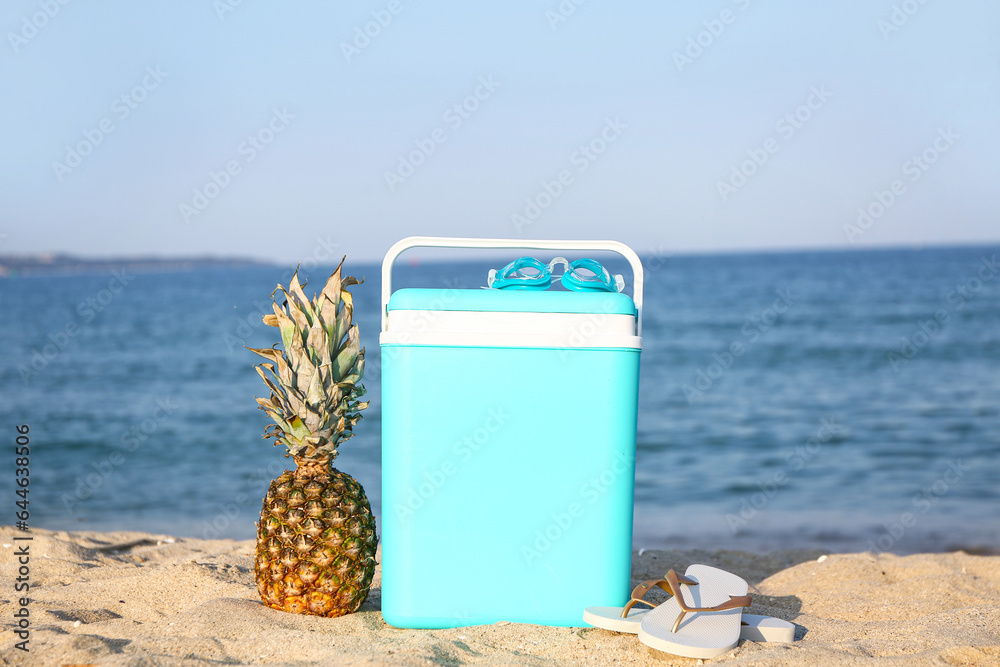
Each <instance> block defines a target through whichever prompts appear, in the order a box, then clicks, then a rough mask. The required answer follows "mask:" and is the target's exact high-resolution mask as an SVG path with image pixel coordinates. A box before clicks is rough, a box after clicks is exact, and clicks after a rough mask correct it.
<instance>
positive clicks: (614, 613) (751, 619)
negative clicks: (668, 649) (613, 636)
mask: <svg viewBox="0 0 1000 667" xmlns="http://www.w3.org/2000/svg"><path fill="white" fill-rule="evenodd" d="M677 580H678V583H681V584H682V585H683V584H684V582H685V581H688V582H690V583H692V584H693V583H695V580H694V579H690V580H688V579H686V578H685V577H681V576H678V577H677ZM654 587H655V588H662V589H663V590H665V591H667V592H668V593H670V594H671V595H673V591H672V588H671V585H670V582H669V581H667V580H666V579H650V580H649V581H644V582H642V583H641V584H639V585H638V586H636V587H635V588H634V589H633V590H632V597H631V599H630V600H629V602H628V604H627V605H625V606H624V607H587V608H586V609H585V610H584V611H583V622H584V623H588V624H590V625H593V626H594V627H597V628H603V629H605V630H611V631H613V632H628V633H631V634H633V635H634V634H638V632H639V624H640V623H641V622H642V619H643V617H644V616H645V615H646V614H648V613H649V612H650V611H651V610H652V609H655V608H656V605H654V604H652V603H651V602H647V601H646V600H645V599H644V598H645V596H646V594H647V593H648V592H649V591H651V590H653V588H654ZM636 604H643V605H646V606H647V607H650V609H636V608H634V607H635V605H636ZM740 639H747V640H749V641H754V642H778V643H788V642H792V641H794V640H795V626H794V625H792V624H791V623H789V622H788V621H783V620H781V619H780V618H773V617H771V616H760V615H757V614H743V617H742V618H741V620H740Z"/></svg>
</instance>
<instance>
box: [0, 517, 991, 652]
mask: <svg viewBox="0 0 1000 667" xmlns="http://www.w3.org/2000/svg"><path fill="white" fill-rule="evenodd" d="M31 534H32V535H33V537H34V539H33V541H32V542H31V543H30V545H31V547H30V552H31V562H30V568H31V572H30V577H31V584H32V589H31V597H32V601H31V603H30V605H29V607H28V609H29V612H30V619H31V629H30V633H31V634H30V643H29V644H28V646H29V648H30V651H29V652H27V653H25V652H24V651H21V650H18V649H17V648H16V647H15V644H16V643H17V642H19V641H20V639H19V638H18V637H17V635H16V634H15V633H14V632H12V630H13V629H14V625H15V619H14V617H13V614H14V613H15V612H16V611H17V609H18V599H17V597H18V594H17V593H15V592H14V581H15V578H16V577H17V576H18V575H17V571H18V567H19V565H18V563H17V560H16V556H15V548H16V547H15V546H14V545H15V541H14V539H13V538H14V537H15V536H22V535H24V534H23V533H20V532H18V531H16V530H14V529H12V528H10V527H3V528H0V543H2V549H0V581H2V582H3V584H2V589H0V606H2V612H0V613H2V618H3V625H4V630H5V632H4V633H3V639H2V643H0V663H2V664H4V665H80V664H101V665H218V664H287V665H313V664H315V665H446V666H449V667H451V666H458V665H649V664H654V665H671V664H678V665H695V664H698V661H696V660H692V659H688V658H679V657H676V656H670V655H667V654H664V653H658V652H655V651H652V650H651V649H648V648H646V647H645V646H643V645H642V644H641V643H639V641H638V640H637V639H636V637H635V636H634V635H623V634H616V633H613V632H608V631H605V630H600V629H596V628H588V627H580V628H550V627H542V626H535V625H523V624H516V623H498V624H494V625H489V626H477V627H470V628H457V629H453V630H399V629H395V628H391V627H389V626H387V625H386V624H385V623H383V621H382V615H381V613H380V612H379V597H380V595H379V586H380V574H381V573H376V575H375V576H376V578H375V582H374V585H373V588H372V593H371V595H370V596H369V598H368V600H367V602H365V604H364V606H363V607H362V608H361V610H360V611H359V612H358V613H356V614H351V615H349V616H346V617H342V618H337V619H326V618H318V617H313V616H298V615H292V614H287V613H283V612H278V611H274V610H271V609H268V608H266V607H264V606H263V605H262V604H261V603H260V599H259V598H258V597H257V591H256V588H255V586H254V581H253V572H252V564H251V560H250V556H249V554H250V553H251V550H252V548H253V543H252V542H250V541H244V542H235V541H231V540H214V541H206V540H198V539H188V538H173V537H170V536H166V535H151V534H145V533H124V532H123V533H97V532H77V533H65V532H50V531H43V530H35V531H32V533H31ZM17 544H23V542H22V543H17ZM823 556H825V557H823ZM690 563H706V564H709V565H715V566H718V567H722V568H724V569H727V570H729V571H732V572H735V573H737V574H739V575H740V576H742V577H744V578H745V579H746V580H747V581H748V582H749V583H750V592H751V593H752V594H753V596H754V605H753V607H752V608H751V609H750V611H751V612H753V613H759V614H769V615H773V616H778V617H780V618H783V619H786V620H789V621H792V622H793V623H795V624H796V626H797V632H796V637H797V641H796V642H795V643H794V644H755V643H753V642H746V641H744V642H741V643H740V645H739V646H738V647H737V648H736V649H734V650H732V651H730V652H729V653H727V654H725V655H723V656H721V657H719V658H715V659H713V660H706V661H705V663H706V664H716V663H719V664H732V665H809V664H815V665H869V664H879V665H906V666H907V667H909V666H913V665H1000V556H977V555H970V554H967V553H964V552H955V553H947V554H919V555H914V556H905V557H898V556H894V555H889V554H882V555H878V556H872V555H870V554H864V553H862V554H830V555H825V554H823V552H820V551H780V552H775V553H772V554H768V555H755V554H749V553H744V552H738V551H712V552H710V551H645V552H643V554H642V555H638V554H635V555H634V561H633V575H634V580H635V581H639V580H643V579H649V578H656V577H659V576H662V575H663V573H664V572H665V571H666V570H667V569H670V568H674V569H679V570H681V571H683V569H684V568H686V566H687V565H688V564H690Z"/></svg>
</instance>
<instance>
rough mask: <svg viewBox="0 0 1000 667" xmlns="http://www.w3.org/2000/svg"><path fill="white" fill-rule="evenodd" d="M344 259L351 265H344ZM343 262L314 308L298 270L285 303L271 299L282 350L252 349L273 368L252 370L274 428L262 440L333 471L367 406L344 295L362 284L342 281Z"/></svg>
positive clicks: (350, 305)
mask: <svg viewBox="0 0 1000 667" xmlns="http://www.w3.org/2000/svg"><path fill="white" fill-rule="evenodd" d="M344 259H346V257H345V258H344ZM343 265H344V260H341V261H340V264H339V265H338V266H337V269H336V271H334V272H333V275H331V276H330V278H329V279H328V280H327V281H326V285H325V286H324V287H323V289H322V291H320V293H319V294H317V295H315V296H314V297H313V299H312V301H310V300H309V299H308V298H307V297H306V295H305V292H303V291H302V288H303V285H301V284H300V283H299V270H298V268H296V269H295V273H294V274H292V278H291V280H290V281H289V283H288V287H287V288H286V287H282V286H281V285H278V286H277V287H276V288H275V290H274V291H273V292H272V293H271V298H272V299H274V297H275V294H277V293H278V292H281V293H282V295H284V300H283V302H282V303H281V305H278V301H277V299H274V304H273V305H274V313H273V314H267V315H264V318H263V319H264V324H267V325H269V326H273V327H277V328H278V329H279V330H280V331H281V344H282V347H283V349H277V348H276V347H271V348H264V349H253V348H248V349H249V350H250V351H251V352H254V353H256V354H258V355H260V356H262V357H264V358H265V359H267V360H268V362H267V363H261V364H258V365H256V366H255V367H254V368H255V369H256V371H257V374H258V375H260V377H261V379H263V380H264V383H265V384H266V385H267V387H268V389H270V390H271V396H270V397H269V398H258V399H257V403H258V405H259V406H260V409H261V410H264V411H265V412H266V413H267V414H268V416H269V417H270V418H271V419H272V420H273V421H274V423H273V424H271V425H269V426H268V427H267V429H265V433H264V437H265V438H274V439H275V442H274V444H275V446H277V445H278V444H279V443H280V444H282V445H284V446H285V447H287V448H288V453H289V455H291V456H292V457H294V458H295V459H296V460H302V461H314V462H317V463H328V462H330V461H332V460H333V459H334V458H335V457H336V456H337V446H338V445H339V444H340V443H341V442H343V441H344V440H347V439H348V438H350V437H351V436H353V435H354V432H353V428H354V425H355V424H357V423H358V421H359V420H360V419H361V411H362V410H364V409H365V408H367V407H368V402H367V401H361V400H359V399H360V398H361V397H362V396H364V394H365V388H364V386H363V385H361V384H360V381H361V377H362V376H363V375H364V372H365V349H364V348H363V347H361V343H360V338H359V337H358V326H357V325H356V324H352V318H353V316H354V298H353V297H352V296H351V293H350V292H348V291H347V288H348V287H350V286H352V285H360V284H361V282H362V281H360V280H358V279H356V278H354V277H353V276H348V277H346V278H342V277H341V268H342V267H343Z"/></svg>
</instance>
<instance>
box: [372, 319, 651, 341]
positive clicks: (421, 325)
mask: <svg viewBox="0 0 1000 667" xmlns="http://www.w3.org/2000/svg"><path fill="white" fill-rule="evenodd" d="M387 327H388V330H387V331H383V332H382V333H381V334H379V344H380V345H442V346H449V347H455V346H457V347H545V348H581V349H592V348H602V349H606V348H629V349H641V348H642V338H640V337H639V336H636V335H634V334H633V331H634V330H635V317H633V316H632V315H620V314H609V313H529V312H494V311H462V310H390V311H389V313H388V319H387Z"/></svg>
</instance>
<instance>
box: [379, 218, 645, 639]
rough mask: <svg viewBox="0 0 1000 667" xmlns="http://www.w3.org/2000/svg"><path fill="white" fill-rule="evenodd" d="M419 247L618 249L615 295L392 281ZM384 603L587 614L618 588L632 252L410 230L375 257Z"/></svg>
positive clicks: (444, 612) (446, 616) (395, 616)
mask: <svg viewBox="0 0 1000 667" xmlns="http://www.w3.org/2000/svg"><path fill="white" fill-rule="evenodd" d="M413 246H439V247H480V248H518V249H525V248H527V249H552V250H556V249H558V250H561V251H593V250H611V251H615V252H618V253H619V254H622V255H623V256H625V257H626V259H628V260H629V262H630V264H631V266H632V272H633V279H634V283H633V297H629V296H628V295H626V294H624V293H618V292H577V291H562V290H556V289H554V288H553V289H549V290H530V289H521V290H509V289H504V290H500V289H469V290H461V289H400V290H398V291H396V292H392V289H391V284H390V281H391V272H392V265H393V262H394V261H395V259H396V257H397V256H398V255H399V253H400V252H402V251H403V250H405V249H407V248H410V247H413ZM382 272H383V278H382V281H383V282H382V288H383V289H382V318H383V324H382V332H381V335H380V341H379V342H380V347H381V354H382V359H381V361H382V615H383V617H384V619H385V621H386V623H388V624H389V625H392V626H396V627H401V628H449V627H458V626H466V625H479V624H486V623H495V622H497V621H514V622H521V623H538V624H542V625H555V626H580V625H582V614H583V610H584V608H586V607H590V606H622V605H624V604H625V603H626V602H627V601H628V598H629V591H630V574H631V552H632V508H633V487H634V479H635V436H636V412H637V394H638V386H639V353H640V350H641V338H640V337H639V336H640V333H641V329H640V327H641V324H640V322H641V315H640V313H641V295H642V265H641V263H640V262H639V258H638V257H637V256H636V255H635V253H634V252H633V251H632V250H631V249H629V248H628V247H627V246H625V245H623V244H620V243H617V242H611V241H524V240H491V239H442V238H429V237H412V238H409V239H404V240H403V241H400V242H399V243H397V244H396V245H395V246H393V248H392V249H390V251H389V253H388V254H387V255H386V258H385V261H384V262H383V267H382Z"/></svg>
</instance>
